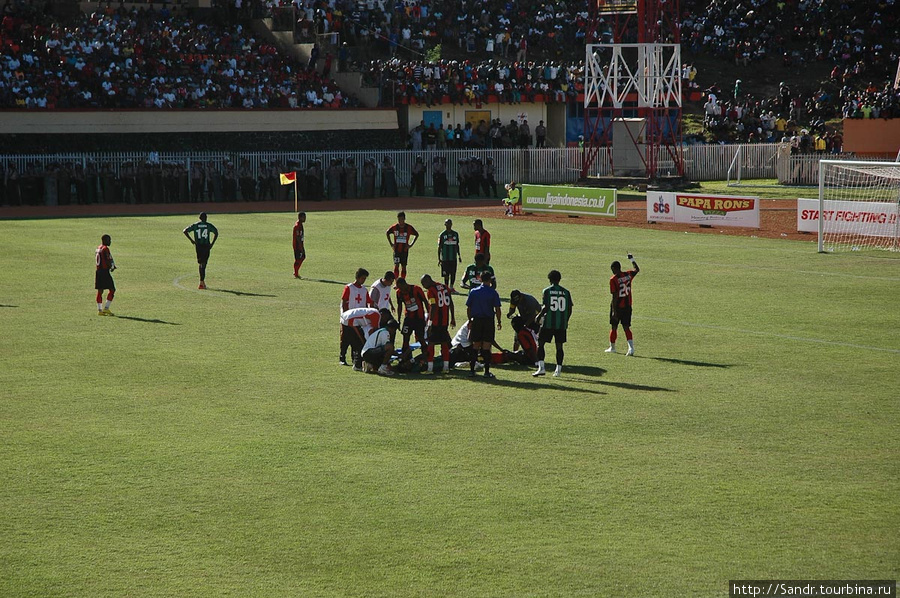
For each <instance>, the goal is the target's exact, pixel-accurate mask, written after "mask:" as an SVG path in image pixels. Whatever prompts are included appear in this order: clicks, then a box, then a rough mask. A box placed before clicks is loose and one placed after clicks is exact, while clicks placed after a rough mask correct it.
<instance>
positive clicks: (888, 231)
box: [797, 197, 900, 237]
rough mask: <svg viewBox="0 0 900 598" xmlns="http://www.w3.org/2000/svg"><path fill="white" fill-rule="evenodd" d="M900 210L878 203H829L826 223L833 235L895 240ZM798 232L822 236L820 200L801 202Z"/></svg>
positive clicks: (894, 206) (890, 204)
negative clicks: (836, 233) (835, 233)
mask: <svg viewBox="0 0 900 598" xmlns="http://www.w3.org/2000/svg"><path fill="white" fill-rule="evenodd" d="M898 209H900V206H898V205H897V204H894V203H879V202H874V201H836V200H831V199H826V200H825V209H824V210H823V213H824V214H825V222H829V223H831V225H830V226H829V228H830V229H831V230H832V231H840V232H842V233H853V234H857V235H865V236H869V237H893V236H894V235H896V234H897V226H898V214H897V211H898ZM797 230H798V231H800V232H801V233H818V232H819V200H818V199H803V198H802V197H801V198H800V199H798V200H797Z"/></svg>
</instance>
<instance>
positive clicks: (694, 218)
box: [647, 191, 759, 228]
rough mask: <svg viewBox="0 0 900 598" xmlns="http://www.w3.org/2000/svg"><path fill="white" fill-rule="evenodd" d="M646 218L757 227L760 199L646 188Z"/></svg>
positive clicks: (711, 224) (684, 222)
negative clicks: (649, 189)
mask: <svg viewBox="0 0 900 598" xmlns="http://www.w3.org/2000/svg"><path fill="white" fill-rule="evenodd" d="M647 221H648V222H677V223H681V224H701V225H708V226H713V225H715V226H738V227H745V228H759V198H758V197H736V196H727V195H699V194H692V193H671V192H662V191H648V192H647Z"/></svg>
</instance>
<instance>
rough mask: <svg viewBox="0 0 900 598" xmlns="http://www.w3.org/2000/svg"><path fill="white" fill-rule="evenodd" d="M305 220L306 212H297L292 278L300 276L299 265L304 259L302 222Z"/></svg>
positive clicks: (304, 236)
mask: <svg viewBox="0 0 900 598" xmlns="http://www.w3.org/2000/svg"><path fill="white" fill-rule="evenodd" d="M305 222H306V212H300V213H299V214H297V222H295V223H294V234H293V244H294V278H300V266H302V265H303V260H305V259H306V245H305V244H304V242H305V240H306V233H305V232H304V230H303V224H304V223H305Z"/></svg>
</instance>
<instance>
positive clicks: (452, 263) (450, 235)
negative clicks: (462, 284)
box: [438, 218, 462, 293]
mask: <svg viewBox="0 0 900 598" xmlns="http://www.w3.org/2000/svg"><path fill="white" fill-rule="evenodd" d="M444 227H445V228H446V230H444V232H442V233H441V236H440V237H438V266H440V267H441V276H443V277H444V285H445V286H446V287H447V288H448V289H450V292H451V293H455V292H456V289H455V288H453V285H455V284H456V265H457V263H462V255H461V254H460V250H459V233H458V232H456V231H455V230H453V221H452V220H450V219H449V218H447V219H446V220H444Z"/></svg>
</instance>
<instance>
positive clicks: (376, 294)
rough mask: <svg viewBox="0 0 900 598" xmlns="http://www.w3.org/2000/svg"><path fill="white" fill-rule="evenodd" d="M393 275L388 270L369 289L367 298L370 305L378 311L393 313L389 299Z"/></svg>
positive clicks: (391, 302) (392, 304)
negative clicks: (384, 310) (369, 300)
mask: <svg viewBox="0 0 900 598" xmlns="http://www.w3.org/2000/svg"><path fill="white" fill-rule="evenodd" d="M394 280H395V278H394V273H393V272H391V271H390V270H388V271H387V272H385V273H384V276H382V277H381V278H380V279H378V280H376V281H375V283H374V284H373V285H372V286H371V287H369V298H370V299H371V300H372V305H374V306H375V307H377V308H378V309H386V310H388V311H389V312H390V313H394V312H395V311H396V310H395V309H394V301H393V300H392V299H391V290H392V287H393V286H394Z"/></svg>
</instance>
